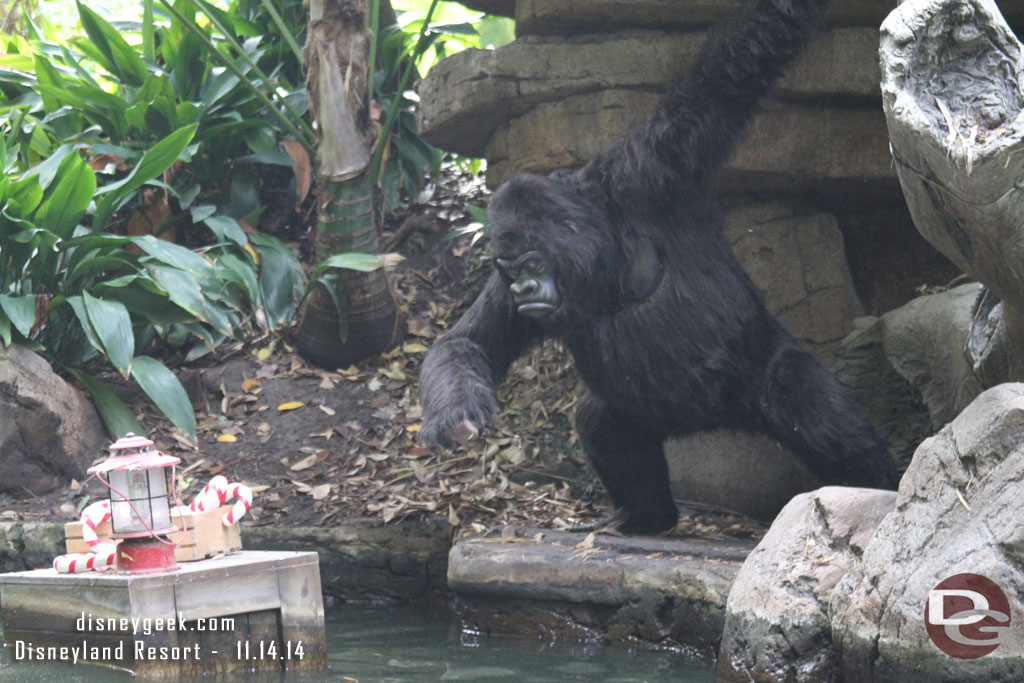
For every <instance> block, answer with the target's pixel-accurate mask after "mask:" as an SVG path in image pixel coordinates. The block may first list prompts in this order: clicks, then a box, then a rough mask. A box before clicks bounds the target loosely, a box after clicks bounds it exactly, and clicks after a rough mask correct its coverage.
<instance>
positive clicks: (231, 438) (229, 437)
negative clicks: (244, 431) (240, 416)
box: [217, 434, 238, 443]
mask: <svg viewBox="0 0 1024 683" xmlns="http://www.w3.org/2000/svg"><path fill="white" fill-rule="evenodd" d="M217 441H220V442H221V443H234V442H236V441H238V437H237V436H235V435H234V434H221V435H220V436H218V437H217Z"/></svg>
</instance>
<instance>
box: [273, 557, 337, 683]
mask: <svg viewBox="0 0 1024 683" xmlns="http://www.w3.org/2000/svg"><path fill="white" fill-rule="evenodd" d="M318 558H319V556H318V555H317V554H316V553H308V554H306V556H305V557H288V558H282V559H281V560H280V561H279V562H278V563H277V565H278V572H277V580H278V585H279V586H280V594H281V641H282V642H281V645H282V648H283V651H284V652H283V654H284V656H285V659H284V661H283V664H284V667H285V668H286V669H288V670H297V671H315V670H318V669H325V668H327V636H326V632H325V629H324V604H323V597H322V595H321V591H320V563H319V561H318ZM300 646H301V656H299V653H298V652H297V649H298V648H299V647H300Z"/></svg>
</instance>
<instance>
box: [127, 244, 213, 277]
mask: <svg viewBox="0 0 1024 683" xmlns="http://www.w3.org/2000/svg"><path fill="white" fill-rule="evenodd" d="M132 242H134V243H135V244H136V246H138V247H139V248H140V249H142V251H144V252H146V253H147V254H149V255H150V256H151V257H153V258H154V259H156V260H157V261H160V262H162V263H166V264H167V265H169V266H174V267H175V268H179V269H181V270H185V271H188V272H189V273H191V274H192V275H195V276H196V277H209V276H211V275H213V266H212V265H210V262H209V261H207V260H206V259H205V258H204V257H203V256H201V255H199V254H197V253H196V252H194V251H192V250H191V249H186V248H185V247H182V246H180V245H177V244H174V243H173V242H168V241H166V240H161V239H157V238H156V237H153V236H152V235H140V236H138V237H133V238H132Z"/></svg>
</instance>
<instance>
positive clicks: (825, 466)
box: [761, 341, 898, 488]
mask: <svg viewBox="0 0 1024 683" xmlns="http://www.w3.org/2000/svg"><path fill="white" fill-rule="evenodd" d="M761 413H762V416H763V419H764V420H765V422H766V424H765V431H767V432H768V433H769V434H770V435H772V436H773V437H775V438H776V439H778V440H779V441H780V442H781V443H782V444H783V445H785V446H786V447H787V448H789V449H790V450H791V451H793V453H794V454H795V455H797V456H798V457H800V458H801V459H802V460H803V461H804V463H805V464H806V465H807V466H808V467H809V468H810V469H811V470H812V471H813V472H814V473H815V474H817V475H818V476H820V477H821V479H822V481H823V482H825V483H826V484H845V485H850V486H867V487H878V488H895V487H896V484H897V482H898V479H897V478H896V471H895V468H894V467H893V462H892V458H891V457H890V456H889V451H888V448H887V447H886V445H885V442H883V441H882V440H881V439H880V438H879V437H878V435H877V434H875V431H874V429H873V428H872V427H871V425H870V424H868V422H867V420H865V419H864V417H863V416H862V415H861V413H860V411H859V410H858V409H857V408H856V407H854V405H853V404H852V403H850V401H849V399H847V398H846V395H845V393H844V391H843V388H842V386H840V384H839V382H838V381H836V379H835V378H834V377H833V376H832V375H831V374H830V373H829V372H828V370H826V369H825V368H824V367H823V366H822V364H821V363H820V362H819V361H818V359H817V358H815V357H814V356H812V355H811V354H810V353H808V352H806V351H804V350H803V349H801V348H799V347H798V346H796V343H795V342H792V341H788V342H783V344H781V345H780V346H779V348H778V349H777V351H776V353H775V356H774V358H773V359H772V361H771V364H770V366H769V367H768V370H767V373H766V381H765V386H764V388H763V390H762V392H761Z"/></svg>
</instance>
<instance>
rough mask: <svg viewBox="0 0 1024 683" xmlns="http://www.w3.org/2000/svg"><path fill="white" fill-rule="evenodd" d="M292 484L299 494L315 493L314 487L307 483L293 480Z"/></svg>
mask: <svg viewBox="0 0 1024 683" xmlns="http://www.w3.org/2000/svg"><path fill="white" fill-rule="evenodd" d="M291 482H292V486H294V487H295V490H296V491H298V492H299V493H312V492H313V487H312V486H310V485H309V484H305V483H303V482H301V481H295V480H294V479H292V480H291Z"/></svg>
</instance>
